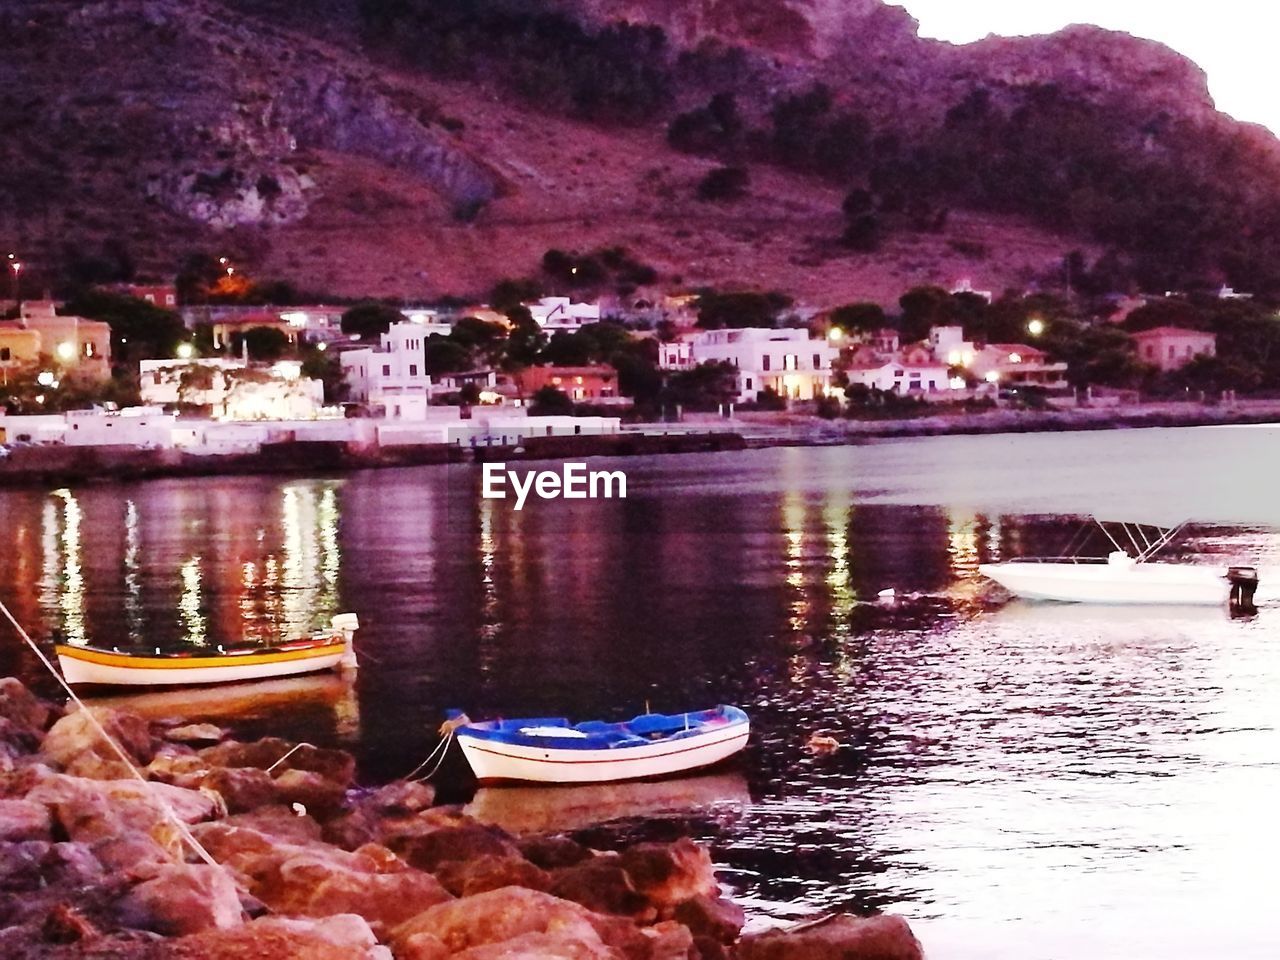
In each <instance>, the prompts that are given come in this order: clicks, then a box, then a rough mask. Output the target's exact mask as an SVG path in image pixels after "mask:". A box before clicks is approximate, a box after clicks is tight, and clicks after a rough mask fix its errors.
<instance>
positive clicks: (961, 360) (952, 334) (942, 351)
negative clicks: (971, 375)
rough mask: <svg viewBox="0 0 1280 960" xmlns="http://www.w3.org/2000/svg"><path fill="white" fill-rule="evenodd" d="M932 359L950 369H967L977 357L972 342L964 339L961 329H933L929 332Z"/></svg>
mask: <svg viewBox="0 0 1280 960" xmlns="http://www.w3.org/2000/svg"><path fill="white" fill-rule="evenodd" d="M929 346H930V348H931V349H932V350H933V356H934V359H936V360H937V361H938V362H939V363H945V364H947V365H948V366H951V367H967V366H969V364H971V363H973V359H974V357H976V356H977V355H978V348H977V346H976V345H974V343H973V341H971V340H966V339H965V338H964V328H963V327H934V328H932V329H931V330H930V331H929Z"/></svg>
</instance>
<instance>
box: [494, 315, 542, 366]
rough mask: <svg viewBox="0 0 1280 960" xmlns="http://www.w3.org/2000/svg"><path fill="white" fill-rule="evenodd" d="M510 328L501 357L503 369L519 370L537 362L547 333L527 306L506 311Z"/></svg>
mask: <svg viewBox="0 0 1280 960" xmlns="http://www.w3.org/2000/svg"><path fill="white" fill-rule="evenodd" d="M507 320H508V322H510V324H511V329H510V331H509V332H508V333H507V343H506V350H505V351H504V354H503V358H502V367H503V369H504V370H520V369H523V368H524V367H531V366H533V365H534V364H535V363H537V362H538V358H539V357H540V356H541V354H542V351H543V350H545V349H546V346H547V335H546V334H545V333H544V332H543V330H542V327H540V326H539V325H538V321H537V320H535V319H533V314H531V313H530V312H529V308H528V307H516V308H514V309H512V310H508V311H507Z"/></svg>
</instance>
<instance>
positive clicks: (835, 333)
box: [827, 327, 844, 341]
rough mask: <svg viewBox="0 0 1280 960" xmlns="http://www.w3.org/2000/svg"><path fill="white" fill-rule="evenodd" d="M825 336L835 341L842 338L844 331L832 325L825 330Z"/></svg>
mask: <svg viewBox="0 0 1280 960" xmlns="http://www.w3.org/2000/svg"><path fill="white" fill-rule="evenodd" d="M827 336H828V337H830V338H831V339H832V340H836V341H839V340H843V339H844V331H843V330H841V329H840V328H839V327H832V328H831V329H830V330H829V331H827Z"/></svg>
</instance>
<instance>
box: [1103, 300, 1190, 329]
mask: <svg viewBox="0 0 1280 960" xmlns="http://www.w3.org/2000/svg"><path fill="white" fill-rule="evenodd" d="M1207 326H1208V321H1207V319H1206V317H1205V315H1204V312H1203V311H1201V310H1200V309H1198V308H1197V307H1196V306H1194V305H1193V304H1192V303H1190V302H1189V301H1187V300H1183V299H1180V298H1178V297H1168V298H1165V299H1163V300H1152V301H1151V302H1150V303H1144V304H1143V305H1142V306H1140V307H1138V309H1136V310H1134V311H1133V312H1132V313H1130V314H1129V315H1128V316H1127V317H1125V319H1124V328H1125V329H1126V330H1129V331H1130V332H1132V333H1140V332H1141V331H1143V330H1151V329H1154V328H1155V327H1187V328H1188V329H1191V330H1203V329H1205V328H1206V327H1207Z"/></svg>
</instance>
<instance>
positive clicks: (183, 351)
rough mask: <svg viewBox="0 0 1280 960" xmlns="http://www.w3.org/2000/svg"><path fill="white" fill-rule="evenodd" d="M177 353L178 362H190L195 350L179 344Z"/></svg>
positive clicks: (185, 344)
mask: <svg viewBox="0 0 1280 960" xmlns="http://www.w3.org/2000/svg"><path fill="white" fill-rule="evenodd" d="M177 353H178V359H179V360H190V359H191V358H192V357H194V356H195V355H196V348H195V347H193V346H192V345H191V344H189V343H180V344H178V350H177Z"/></svg>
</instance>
